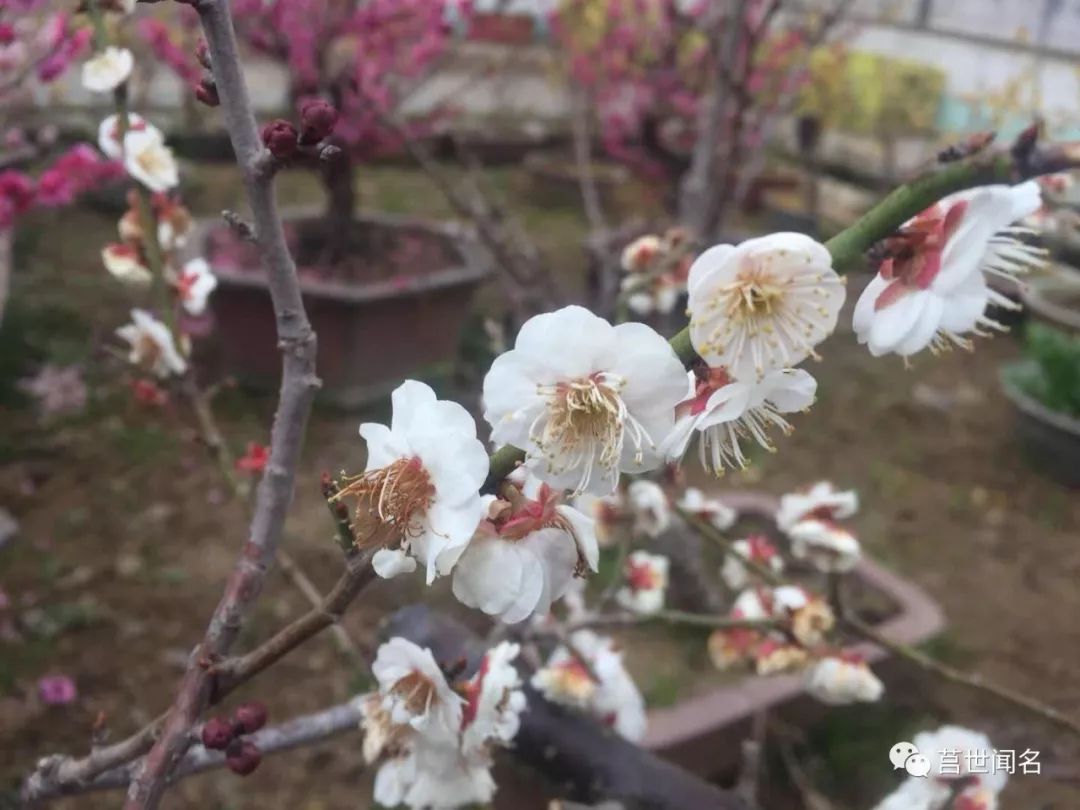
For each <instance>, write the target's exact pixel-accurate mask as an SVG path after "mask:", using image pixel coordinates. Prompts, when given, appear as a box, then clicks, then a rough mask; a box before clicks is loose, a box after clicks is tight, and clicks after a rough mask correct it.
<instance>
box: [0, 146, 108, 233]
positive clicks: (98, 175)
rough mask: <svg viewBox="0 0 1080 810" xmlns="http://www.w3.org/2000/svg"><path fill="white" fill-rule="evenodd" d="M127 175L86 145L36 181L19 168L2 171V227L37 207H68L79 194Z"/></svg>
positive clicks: (55, 163) (70, 152)
mask: <svg viewBox="0 0 1080 810" xmlns="http://www.w3.org/2000/svg"><path fill="white" fill-rule="evenodd" d="M123 176H124V168H123V166H121V165H120V164H119V163H117V162H116V161H112V160H106V159H105V158H103V157H102V156H101V154H100V153H99V152H98V151H97V150H95V149H93V148H92V147H90V146H89V145H87V144H84V143H80V144H76V145H75V146H73V147H71V149H69V150H68V151H67V152H65V153H63V154H62V155H60V157H58V158H57V159H56V160H54V161H53V162H52V164H51V165H50V166H49V167H48V168H46V169H45V171H43V172H42V173H41V175H40V176H39V177H38V178H37V180H36V181H35V180H34V179H33V178H32V177H31V176H30V175H28V174H26V173H24V172H21V171H18V170H16V169H8V170H6V171H4V172H0V228H9V227H11V225H12V224H13V223H14V221H15V219H16V218H17V217H19V216H21V215H22V214H24V213H26V212H27V211H29V210H30V209H31V208H32V207H34V206H41V207H44V208H56V207H59V206H62V205H68V204H70V203H72V202H74V201H75V198H76V197H78V196H79V195H81V194H84V193H86V192H87V191H89V190H91V189H93V188H97V187H98V186H100V185H102V184H103V183H108V182H110V181H113V180H117V179H119V178H121V177H123Z"/></svg>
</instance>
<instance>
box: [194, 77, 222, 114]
mask: <svg viewBox="0 0 1080 810" xmlns="http://www.w3.org/2000/svg"><path fill="white" fill-rule="evenodd" d="M195 98H197V99H198V100H199V101H201V102H202V103H203V104H205V105H206V106H207V107H217V106H218V105H219V104H221V98H220V97H219V96H218V91H217V84H215V82H214V80H213V79H211V78H210V77H206V78H204V79H203V80H202V81H200V82H199V83H198V84H197V85H195Z"/></svg>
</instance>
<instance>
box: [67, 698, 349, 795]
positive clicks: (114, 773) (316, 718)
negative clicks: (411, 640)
mask: <svg viewBox="0 0 1080 810" xmlns="http://www.w3.org/2000/svg"><path fill="white" fill-rule="evenodd" d="M360 719H361V715H360V706H359V703H358V702H357V701H355V700H351V701H349V702H347V703H342V704H339V705H337V706H331V707H330V708H328V709H323V710H322V711H319V712H314V713H312V714H306V715H302V716H301V717H296V718H294V719H292V720H290V721H288V722H287V723H282V724H280V725H277V726H270V727H268V728H264V729H261V730H260V731H257V732H255V733H254V734H251V735H248V737H247V739H249V740H250V741H251V742H253V743H255V745H256V747H257V748H258V749H259V752H260V753H262V754H274V753H278V752H280V751H290V750H292V749H294V748H300V747H302V746H305V745H312V744H314V743H319V742H322V741H324V740H327V739H330V738H331V737H335V736H337V735H339V734H344V733H346V732H349V731H358V730H359V726H360ZM141 766H142V760H137V761H135V762H130V763H128V764H126V765H121V766H119V767H116V768H112V769H111V770H107V771H104V772H103V773H100V774H98V775H97V776H96V777H94V778H93V779H92V780H89V781H84V782H82V783H79V784H75V783H72V784H71V785H69V786H68V787H67V788H66V789H64V790H62V791H61V792H60V793H53V794H51V795H65V796H71V795H75V794H81V793H91V792H94V791H98V790H112V789H116V788H122V787H127V786H128V785H129V784H130V783H131V779H132V777H133V775H134V774H135V773H137V772H138V770H139V769H140V768H141ZM223 767H225V754H224V753H222V752H220V751H210V750H208V749H206V748H204V747H203V746H202V745H193V746H192V747H191V749H190V750H189V751H188V752H187V753H186V754H185V755H184V758H183V759H182V760H180V762H179V763H178V764H177V766H176V767H175V768H174V769H173V771H172V773H171V774H170V776H169V777H168V779H167V780H166V783H167V784H168V785H171V784H173V783H174V782H176V781H178V780H180V779H183V778H184V777H187V776H192V775H194V774H197V773H203V772H204V771H209V770H214V769H216V768H223Z"/></svg>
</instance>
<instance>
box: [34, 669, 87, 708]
mask: <svg viewBox="0 0 1080 810" xmlns="http://www.w3.org/2000/svg"><path fill="white" fill-rule="evenodd" d="M77 695H78V693H77V691H76V689H75V681H73V680H72V679H71V678H69V677H68V676H67V675H46V676H45V677H43V678H41V680H39V681H38V696H39V697H40V698H41V700H42V702H43V703H46V704H48V705H49V706H66V705H67V704H69V703H74V702H75V698H76V697H77Z"/></svg>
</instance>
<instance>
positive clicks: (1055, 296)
mask: <svg viewBox="0 0 1080 810" xmlns="http://www.w3.org/2000/svg"><path fill="white" fill-rule="evenodd" d="M1061 269H1062V272H1061V273H1060V274H1057V275H1048V276H1039V277H1036V278H1033V279H1031V280H1030V281H1029V282H1028V283H1027V284H1026V285H1024V287H1023V288H1022V293H1021V297H1022V299H1023V302H1024V306H1025V308H1026V309H1027V310H1028V312H1030V314H1031V317H1033V318H1035V319H1037V320H1040V321H1042V322H1043V323H1046V324H1049V325H1050V326H1053V327H1055V328H1056V329H1061V330H1062V331H1065V332H1071V333H1073V334H1076V335H1080V273H1078V272H1077V271H1076V270H1071V269H1066V268H1061Z"/></svg>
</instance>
